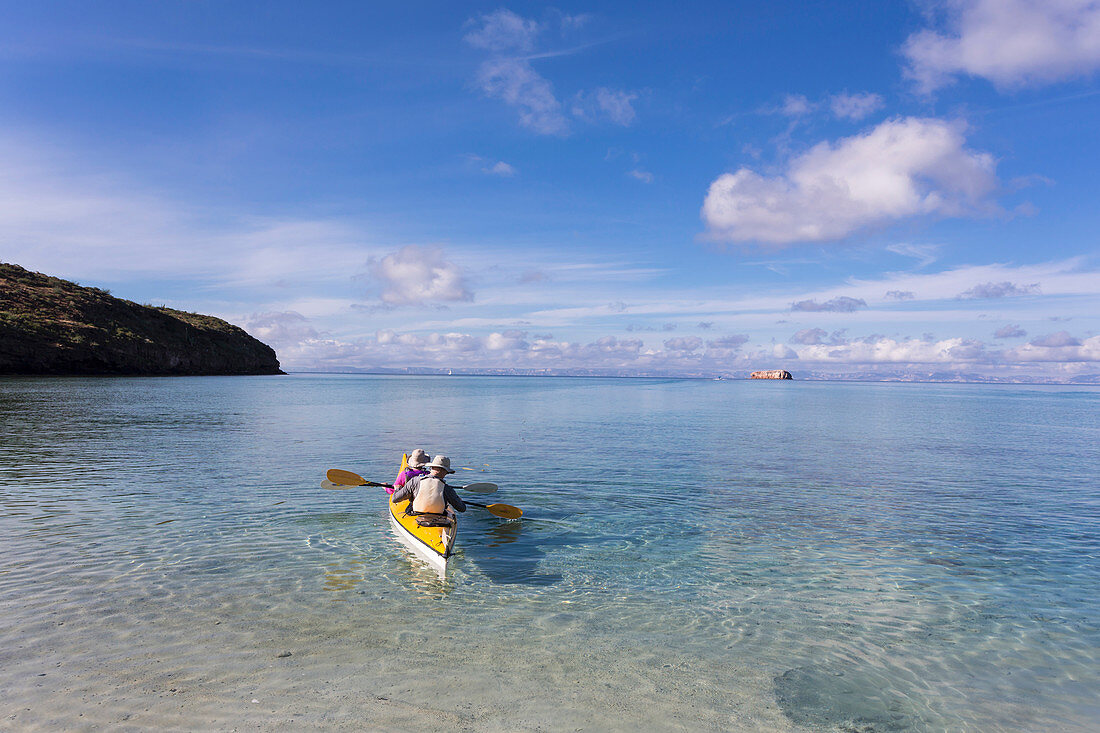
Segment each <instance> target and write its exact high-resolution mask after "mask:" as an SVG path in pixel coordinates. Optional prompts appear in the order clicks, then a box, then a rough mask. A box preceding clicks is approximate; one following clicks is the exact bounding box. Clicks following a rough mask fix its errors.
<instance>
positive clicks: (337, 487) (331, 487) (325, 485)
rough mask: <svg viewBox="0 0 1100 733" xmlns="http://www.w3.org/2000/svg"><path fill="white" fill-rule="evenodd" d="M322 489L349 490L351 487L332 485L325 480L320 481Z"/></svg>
mask: <svg viewBox="0 0 1100 733" xmlns="http://www.w3.org/2000/svg"><path fill="white" fill-rule="evenodd" d="M321 488H322V489H350V488H351V487H350V486H348V485H346V484H334V483H332V482H331V481H329V480H328V479H327V478H326V479H322V480H321Z"/></svg>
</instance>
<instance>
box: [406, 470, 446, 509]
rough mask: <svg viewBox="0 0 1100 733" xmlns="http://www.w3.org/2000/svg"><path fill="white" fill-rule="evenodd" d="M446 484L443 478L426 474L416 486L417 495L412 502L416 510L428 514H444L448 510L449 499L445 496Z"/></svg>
mask: <svg viewBox="0 0 1100 733" xmlns="http://www.w3.org/2000/svg"><path fill="white" fill-rule="evenodd" d="M445 486H446V484H445V483H443V481H442V480H441V479H437V478H435V477H434V476H424V477H423V478H421V479H420V481H419V483H418V485H417V487H416V497H415V498H414V499H413V502H412V509H413V511H414V512H419V513H422V514H423V513H426V514H443V513H445V512H446V511H447V500H446V499H445V498H444V497H443V488H444V487H445Z"/></svg>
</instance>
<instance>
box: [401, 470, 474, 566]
mask: <svg viewBox="0 0 1100 733" xmlns="http://www.w3.org/2000/svg"><path fill="white" fill-rule="evenodd" d="M408 460H409V457H408V455H406V456H405V457H404V458H402V460H401V470H402V471H404V470H405V468H406V467H407V466H408ZM411 503H412V500H411V499H406V500H405V501H399V502H394V500H393V496H392V495H391V496H390V524H392V525H393V531H394V533H395V534H396V535H397V538H398V539H399V540H401V542H403V543H404V544H405V546H406V547H408V548H409V550H411V551H412V553H413V554H414V555H416V556H417V557H419V558H420V559H421V560H424V561H425V562H427V563H428V564H429V565H431V566H432V567H433V568H435V569H436V570H437V571H438V572H439V576H440V577H443V575H444V574H446V572H447V561H448V560H449V559H450V557H451V550H452V549H453V548H454V544H455V536H456V535H457V534H458V519H457V517H455V516H454V512H452V511H450V507H448V508H447V509H448V512H447V514H448V516H449V517H450V518H451V526H449V527H422V526H420V524H419V522H417V520H416V517H410V516H408V515H407V514H405V510H406V509H408V508H409V505H410V504H411Z"/></svg>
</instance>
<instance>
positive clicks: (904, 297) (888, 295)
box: [883, 290, 917, 300]
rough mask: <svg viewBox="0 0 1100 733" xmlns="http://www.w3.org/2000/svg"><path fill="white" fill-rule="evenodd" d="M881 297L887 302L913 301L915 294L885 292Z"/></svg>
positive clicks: (910, 292) (908, 291)
mask: <svg viewBox="0 0 1100 733" xmlns="http://www.w3.org/2000/svg"><path fill="white" fill-rule="evenodd" d="M883 297H884V298H886V299H887V300H913V298H916V297H917V294H916V293H914V292H913V291H912V290H887V291H886V293H885V294H883Z"/></svg>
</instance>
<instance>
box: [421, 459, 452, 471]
mask: <svg viewBox="0 0 1100 733" xmlns="http://www.w3.org/2000/svg"><path fill="white" fill-rule="evenodd" d="M424 468H442V469H443V470H444V471H445V472H446V473H454V471H452V470H451V459H450V458H448V457H447V456H436V457H435V458H433V459H432V462H431V463H428V464H425V465H424Z"/></svg>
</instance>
